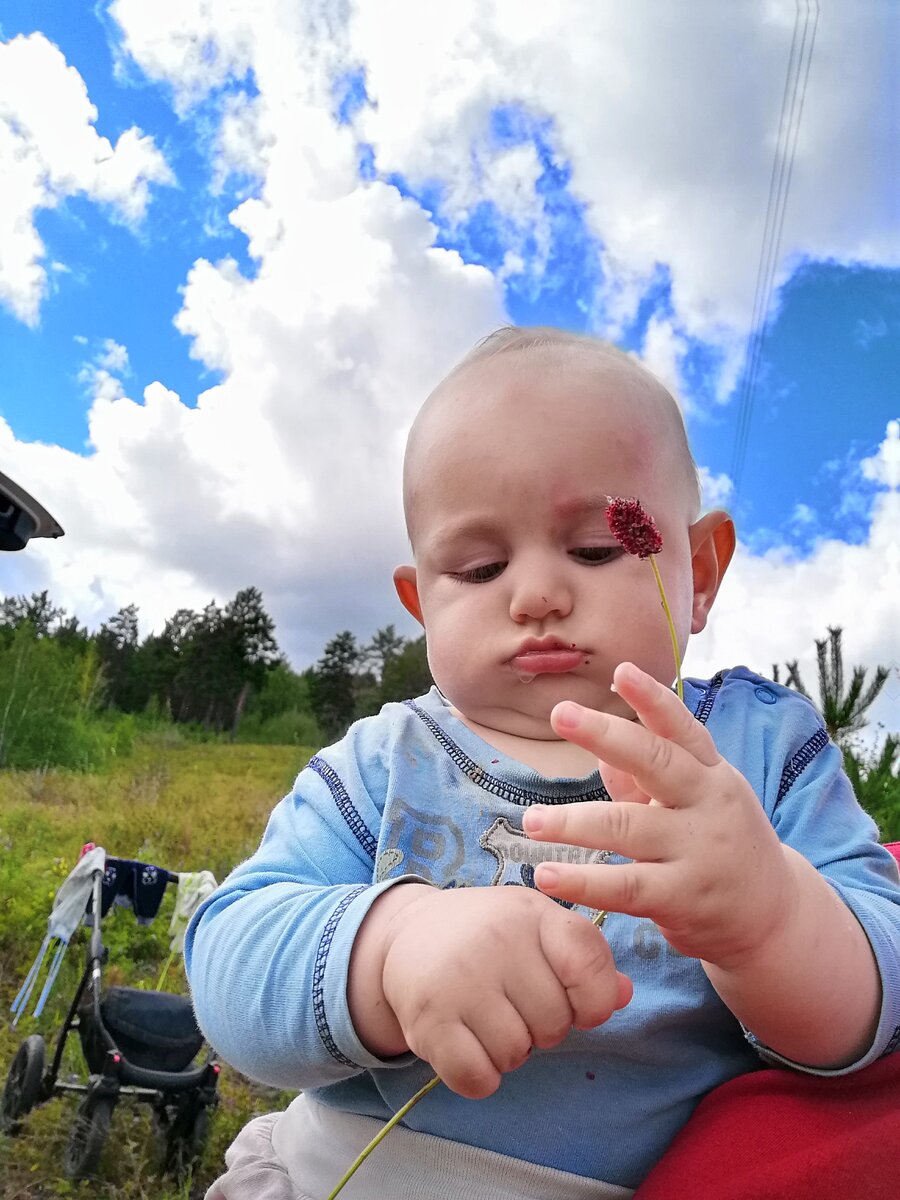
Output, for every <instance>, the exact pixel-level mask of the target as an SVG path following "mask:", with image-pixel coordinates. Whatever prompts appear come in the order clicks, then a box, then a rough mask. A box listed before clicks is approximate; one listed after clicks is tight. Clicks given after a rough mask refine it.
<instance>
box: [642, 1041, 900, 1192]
mask: <svg viewBox="0 0 900 1200" xmlns="http://www.w3.org/2000/svg"><path fill="white" fill-rule="evenodd" d="M898 1196H900V1054H892V1055H890V1056H889V1057H888V1058H882V1059H880V1060H879V1061H878V1062H876V1063H873V1064H872V1066H870V1067H866V1068H865V1069H864V1070H862V1071H857V1072H855V1073H854V1074H852V1075H841V1076H838V1077H837V1078H830V1079H821V1078H818V1077H815V1076H809V1075H799V1074H795V1073H794V1072H793V1071H784V1070H777V1069H776V1070H762V1071H754V1072H751V1073H750V1074H749V1075H742V1076H739V1077H738V1078H737V1079H732V1080H731V1081H730V1082H729V1083H726V1084H723V1085H722V1086H721V1087H719V1088H716V1089H715V1091H712V1092H710V1094H709V1095H708V1096H706V1098H705V1099H704V1100H702V1101H701V1103H700V1104H699V1105H698V1107H697V1109H696V1110H695V1112H694V1115H693V1116H692V1117H691V1119H690V1121H689V1122H688V1123H687V1125H686V1126H685V1127H684V1129H683V1130H682V1131H681V1133H680V1134H679V1135H678V1137H676V1139H675V1141H674V1142H673V1143H672V1145H671V1147H670V1148H669V1150H668V1151H667V1152H666V1154H665V1155H664V1156H663V1158H662V1159H661V1161H660V1162H659V1163H658V1164H657V1166H656V1167H655V1168H654V1170H652V1171H651V1172H650V1175H649V1176H648V1177H647V1179H646V1180H645V1181H644V1183H643V1184H642V1185H641V1186H640V1187H639V1188H638V1190H637V1192H636V1193H635V1200H897V1197H898Z"/></svg>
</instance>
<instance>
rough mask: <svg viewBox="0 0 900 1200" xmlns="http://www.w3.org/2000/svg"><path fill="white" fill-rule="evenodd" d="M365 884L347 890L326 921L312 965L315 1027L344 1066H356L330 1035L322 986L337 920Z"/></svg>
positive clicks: (327, 1048) (362, 889) (323, 1041)
mask: <svg viewBox="0 0 900 1200" xmlns="http://www.w3.org/2000/svg"><path fill="white" fill-rule="evenodd" d="M365 890H366V889H365V885H362V886H360V887H358V888H354V889H353V891H352V892H348V893H347V895H346V896H345V897H344V898H343V900H342V901H341V902H340V904H339V905H338V906H337V908H336V909H335V910H334V912H333V913H332V914H331V916H330V917H329V918H328V921H327V922H326V924H325V928H324V929H323V930H322V936H321V938H320V939H319V948H318V949H317V950H316V961H315V965H314V967H313V986H312V998H313V1014H314V1015H315V1018H316V1029H318V1031H319V1037H320V1038H321V1039H322V1045H323V1046H324V1047H325V1049H326V1050H327V1051H328V1053H329V1054H330V1055H331V1057H332V1058H333V1059H334V1060H335V1061H336V1062H339V1063H340V1064H341V1065H342V1066H344V1067H358V1066H359V1064H358V1063H355V1062H354V1061H353V1059H352V1058H348V1057H347V1056H346V1054H342V1053H341V1051H340V1050H339V1049H338V1047H337V1043H336V1042H335V1040H334V1038H333V1037H332V1036H331V1028H330V1026H329V1024H328V1018H327V1017H326V1016H325V993H324V988H323V986H322V984H323V980H324V979H325V962H326V959H327V958H328V951H329V950H330V949H331V943H332V941H333V940H334V934H335V930H336V929H337V927H338V922H339V921H340V919H341V917H342V916H343V915H344V913H345V912H346V911H347V908H348V907H349V906H350V905H351V904H352V903H353V901H354V900H355V899H356V897H357V896H358V895H359V894H360V893H361V892H364V891H365Z"/></svg>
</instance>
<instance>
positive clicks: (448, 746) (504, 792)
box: [404, 700, 609, 804]
mask: <svg viewBox="0 0 900 1200" xmlns="http://www.w3.org/2000/svg"><path fill="white" fill-rule="evenodd" d="M404 704H405V705H406V707H407V708H409V709H412V711H413V712H414V713H415V714H416V716H417V717H418V718H419V719H420V720H421V721H422V722H423V723H424V725H425V727H426V728H427V729H428V730H429V732H430V733H431V734H432V735H433V736H434V738H435V739H436V740H437V741H438V743H439V744H440V745H441V747H442V748H443V750H444V751H445V752H446V753H447V754H448V755H449V757H450V758H451V759H452V760H453V762H455V763H456V765H457V767H459V769H460V771H462V773H463V775H465V776H466V778H467V779H470V780H471V781H472V783H474V784H476V786H478V787H480V788H483V789H484V791H486V792H491V793H493V795H495V796H499V797H500V799H501V800H508V801H509V802H510V803H511V804H574V803H575V802H576V801H578V800H608V799H609V793H608V792H607V790H606V788H605V787H604V786H603V784H602V783H601V784H600V786H599V787H593V788H588V789H587V790H586V791H584V792H579V793H578V795H575V796H548V795H545V794H544V793H543V792H529V791H528V790H527V789H526V788H521V787H517V786H516V785H515V784H513V783H504V781H503V780H502V779H497V778H496V776H494V775H489V774H488V772H487V771H485V769H484V767H479V765H478V763H476V762H475V761H474V760H473V759H471V758H469V756H468V754H466V752H465V751H464V750H463V749H462V748H461V747H460V746H457V744H456V742H454V740H453V738H451V737H450V736H449V735H448V734H446V733H445V732H444V731H443V729H441V727H440V725H438V723H437V722H436V721H435V720H434V719H433V718H432V717H430V716H429V714H428V713H427V712H425V711H424V710H423V709H421V708H419V706H418V704H416V702H415V701H414V700H404Z"/></svg>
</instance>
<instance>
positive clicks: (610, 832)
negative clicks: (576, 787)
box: [522, 800, 683, 908]
mask: <svg viewBox="0 0 900 1200" xmlns="http://www.w3.org/2000/svg"><path fill="white" fill-rule="evenodd" d="M682 824H683V823H682ZM522 828H523V829H524V831H525V833H526V834H527V835H528V836H529V837H530V838H534V839H535V841H540V842H556V843H561V844H562V845H566V846H585V847H587V848H588V849H590V850H610V851H612V853H614V854H622V855H624V856H625V857H626V858H633V859H635V860H637V861H638V862H661V861H664V860H666V859H670V858H671V857H672V856H673V854H676V853H677V851H678V849H679V842H680V837H681V833H680V826H679V825H676V824H675V823H674V821H673V814H672V813H671V812H668V811H666V809H665V808H663V807H661V806H659V805H652V806H651V805H649V804H628V803H625V802H622V803H619V804H610V803H609V801H608V800H584V801H582V802H581V803H580V804H560V805H556V804H533V805H532V806H531V807H530V808H528V809H527V810H526V811H525V814H524V816H523V817H522ZM595 867H597V864H593V865H592V866H591V868H590V869H591V870H594V869H595ZM597 869H600V870H602V871H606V870H608V869H609V868H608V867H607V866H606V865H605V864H600V865H599V867H597ZM600 907H601V908H606V907H609V906H608V905H600Z"/></svg>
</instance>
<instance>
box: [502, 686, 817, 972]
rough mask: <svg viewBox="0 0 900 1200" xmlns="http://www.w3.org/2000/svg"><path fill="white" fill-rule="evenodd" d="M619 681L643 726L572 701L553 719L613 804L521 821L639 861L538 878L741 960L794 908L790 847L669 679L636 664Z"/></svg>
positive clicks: (556, 837) (546, 836) (565, 893)
mask: <svg viewBox="0 0 900 1200" xmlns="http://www.w3.org/2000/svg"><path fill="white" fill-rule="evenodd" d="M615 684H616V688H617V690H618V692H619V694H620V695H621V697H622V699H623V700H625V702H626V703H627V704H629V705H630V706H631V708H633V709H634V711H635V712H636V713H637V715H638V717H639V718H640V720H641V722H642V725H639V724H637V722H634V721H627V720H625V719H623V718H621V717H615V716H611V715H608V714H605V713H599V712H593V711H591V710H589V709H584V708H581V707H580V706H578V705H575V704H571V703H568V702H567V703H564V704H560V705H557V707H556V708H555V709H554V711H553V714H552V723H553V727H554V729H555V730H556V732H557V733H559V734H560V736H562V737H565V738H568V739H569V740H570V741H572V742H575V743H577V744H578V745H579V746H583V747H584V748H585V749H587V750H590V751H591V752H592V753H594V754H596V755H597V757H598V758H599V759H600V760H601V762H600V769H601V773H602V776H603V780H604V783H605V784H606V788H607V790H608V792H609V793H610V796H611V797H612V799H613V800H614V801H618V803H614V804H609V803H606V802H604V801H600V802H597V803H584V804H571V805H565V806H557V807H553V808H550V807H543V806H542V807H538V808H531V809H529V810H528V812H526V814H525V818H524V827H525V831H526V833H528V835H529V836H530V837H533V838H540V839H542V840H544V841H550V842H568V843H570V844H571V843H574V844H577V845H582V846H588V847H591V848H593V849H598V850H612V851H614V852H616V853H619V854H622V855H624V856H625V857H626V858H630V859H633V860H634V861H633V863H631V864H629V865H621V866H620V865H613V866H610V865H606V864H603V865H591V866H572V865H569V864H563V863H552V864H546V863H545V864H542V865H541V866H540V867H538V868H537V869H536V871H535V882H536V883H537V886H538V887H539V888H540V889H541V891H543V892H546V893H547V894H548V895H551V896H558V897H560V898H561V899H565V900H571V901H575V902H576V903H578V904H585V905H588V906H590V907H594V908H607V909H610V910H613V911H616V912H624V913H630V914H631V915H633V916H641V917H649V918H650V919H651V920H653V921H655V922H656V924H657V925H658V926H659V927H660V929H661V931H662V933H663V935H664V936H665V937H666V938H667V940H668V941H669V942H670V943H671V945H673V946H674V947H675V948H676V949H677V950H680V951H681V952H682V953H683V954H687V955H690V956H692V957H694V958H700V959H703V960H704V961H706V962H708V963H712V964H715V965H716V966H719V967H724V968H730V967H734V966H740V965H741V964H743V963H744V962H746V961H748V960H749V959H750V958H752V956H753V955H754V954H755V953H756V952H757V951H758V950H759V949H760V948H761V947H762V946H764V944H765V940H766V938H767V937H768V936H769V935H770V933H771V932H772V931H773V930H774V929H776V928H777V927H778V925H779V923H780V922H783V921H785V920H786V919H787V918H788V917H789V915H790V912H791V907H792V904H793V901H794V892H793V880H794V875H793V874H792V872H791V870H790V868H789V866H788V863H787V861H786V859H785V852H784V849H783V847H782V845H781V843H780V842H779V840H778V837H777V835H776V833H775V831H774V829H773V828H772V826H771V825H770V823H769V821H768V818H767V817H766V814H765V812H764V811H763V808H762V805H761V804H760V802H759V800H758V799H757V797H756V795H755V793H754V791H753V789H752V788H751V786H750V784H749V783H748V782H747V780H746V779H745V778H744V777H743V775H741V773H740V772H739V771H737V770H736V769H735V768H734V767H732V766H731V764H730V763H728V762H726V761H725V759H723V758H722V757H721V755H720V754H719V753H718V751H717V750H716V747H715V743H714V742H713V739H712V737H711V736H710V734H709V732H708V730H707V729H706V728H705V726H703V725H702V724H701V723H700V722H699V721H697V720H696V718H695V717H694V716H693V715H692V714H691V713H690V712H689V711H688V709H687V708H685V706H684V705H683V704H682V703H681V701H679V700H678V698H677V697H676V696H675V695H674V694H673V693H672V692H671V691H669V689H668V688H665V687H663V686H662V684H660V683H657V682H656V680H655V679H653V678H652V677H651V676H649V675H646V674H645V673H644V672H643V671H640V670H638V668H637V667H635V666H633V665H632V664H631V663H623V664H622V665H621V666H620V667H618V668H617V670H616V674H615ZM651 798H652V799H651Z"/></svg>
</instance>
